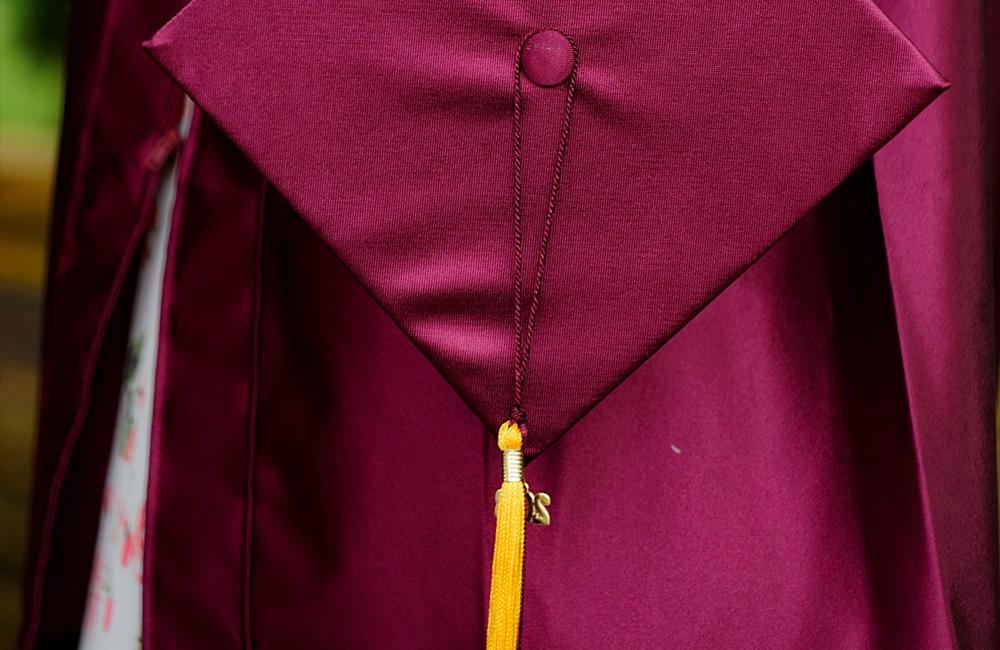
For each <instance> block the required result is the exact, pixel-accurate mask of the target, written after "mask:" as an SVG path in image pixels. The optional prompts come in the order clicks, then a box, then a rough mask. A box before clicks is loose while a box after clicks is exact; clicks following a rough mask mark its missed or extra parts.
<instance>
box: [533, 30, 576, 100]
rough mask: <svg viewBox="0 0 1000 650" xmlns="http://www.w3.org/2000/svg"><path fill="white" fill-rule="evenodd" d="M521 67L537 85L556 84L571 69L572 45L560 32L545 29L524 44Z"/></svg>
mask: <svg viewBox="0 0 1000 650" xmlns="http://www.w3.org/2000/svg"><path fill="white" fill-rule="evenodd" d="M521 67H522V68H523V69H524V75H525V76H526V77H528V79H530V80H531V82H532V83H534V84H535V85H537V86H558V85H559V84H561V83H562V82H564V81H566V77H568V76H569V73H570V72H571V71H572V70H573V45H572V43H570V42H569V39H568V38H566V37H565V36H563V35H562V33H560V32H558V31H556V30H554V29H545V30H542V31H540V32H538V33H537V34H535V35H534V36H532V37H531V38H529V39H528V42H527V43H525V44H524V52H523V53H522V59H521Z"/></svg>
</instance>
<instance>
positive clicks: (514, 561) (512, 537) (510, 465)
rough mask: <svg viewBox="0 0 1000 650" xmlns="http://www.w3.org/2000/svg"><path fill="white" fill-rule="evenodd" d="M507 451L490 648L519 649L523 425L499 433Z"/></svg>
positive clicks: (488, 627) (499, 507)
mask: <svg viewBox="0 0 1000 650" xmlns="http://www.w3.org/2000/svg"><path fill="white" fill-rule="evenodd" d="M497 443H498V444H499V446H500V451H502V452H503V485H502V486H501V487H500V490H499V491H497V497H496V499H497V535H496V541H495V543H494V545H493V575H492V577H491V579H490V611H489V618H488V619H487V624H486V649H487V650H516V649H517V644H518V638H519V636H520V631H521V590H522V581H523V577H524V523H525V494H526V492H527V487H526V486H525V484H524V481H523V477H522V472H521V470H522V467H523V464H524V456H523V454H522V453H521V428H520V427H519V426H518V425H517V423H516V422H505V423H504V424H503V426H501V427H500V433H499V435H498V436H497Z"/></svg>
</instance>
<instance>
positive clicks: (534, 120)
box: [24, 0, 997, 648]
mask: <svg viewBox="0 0 1000 650" xmlns="http://www.w3.org/2000/svg"><path fill="white" fill-rule="evenodd" d="M182 4H183V3H181V2H176V1H170V0H158V1H157V2H144V3H139V2H133V1H132V0H104V1H103V2H99V3H97V5H95V6H90V5H88V7H87V8H86V9H85V10H83V9H78V10H77V11H76V12H75V15H74V18H73V21H74V22H73V28H72V30H71V31H72V36H71V39H72V40H71V43H70V59H69V61H70V76H69V86H68V91H67V100H66V101H67V104H66V123H65V127H64V138H63V147H62V152H61V158H60V170H59V174H60V181H59V186H58V188H57V196H56V202H55V206H56V207H55V215H54V221H53V236H52V256H51V267H50V283H49V295H48V302H47V312H46V332H45V336H44V341H45V349H44V367H43V386H42V399H41V423H40V434H39V451H38V456H37V468H36V490H35V502H34V516H33V521H32V544H31V551H32V557H31V559H30V567H29V572H28V575H27V589H26V618H25V628H24V643H25V645H26V646H27V647H75V643H76V638H77V635H78V631H79V626H80V618H81V614H82V609H83V601H84V594H85V591H86V584H87V578H88V573H89V568H90V557H91V549H92V548H93V539H94V535H95V531H96V525H97V524H96V522H97V516H96V513H97V512H98V510H99V508H100V499H101V488H102V486H103V478H104V470H105V467H106V464H107V457H108V449H109V446H110V444H111V442H110V433H111V430H112V428H113V421H114V414H115V409H116V399H117V394H118V391H117V384H118V382H119V381H120V378H121V376H122V364H123V357H124V354H125V350H124V347H125V345H124V341H125V334H126V332H127V326H128V314H129V306H130V301H131V296H132V293H133V290H134V284H135V278H134V275H135V268H136V251H137V249H138V248H139V243H140V242H141V240H142V237H143V235H144V233H145V232H146V230H147V229H148V228H149V225H150V221H151V219H152V212H153V196H154V194H155V187H156V183H157V180H158V178H159V173H160V170H161V169H162V167H163V165H164V163H165V162H166V161H167V160H168V159H171V158H173V159H175V160H176V161H177V168H178V179H179V180H178V194H177V200H176V205H175V208H174V213H173V218H172V227H171V235H170V242H169V245H168V249H167V260H166V271H165V275H164V289H163V304H162V314H163V315H162V319H161V325H160V340H159V346H158V361H157V371H156V373H157V376H156V382H157V386H156V403H155V404H154V406H153V423H152V442H151V450H150V480H149V493H148V497H147V503H146V521H145V553H144V558H143V604H142V605H143V607H142V610H143V644H144V646H145V647H151V648H202V647H204V648H238V647H259V648H313V647H334V648H341V647H343V648H354V647H371V648H388V647H413V648H424V647H426V648H450V647H455V648H466V647H477V646H481V645H482V643H483V638H484V629H485V624H486V612H487V606H488V596H489V582H490V555H491V549H492V545H493V528H494V525H495V524H494V513H493V493H494V491H495V489H496V488H497V487H498V486H499V484H500V481H501V477H500V461H499V452H498V451H497V449H496V444H497V443H496V440H495V437H494V436H495V434H496V430H497V428H498V427H499V425H500V424H501V423H502V422H503V421H504V420H506V419H507V418H508V417H509V408H510V405H511V376H512V372H513V368H514V366H515V348H514V347H513V345H512V336H513V334H512V332H513V322H514V321H513V318H514V315H513V311H512V300H511V296H512V295H513V293H514V291H515V286H514V282H513V276H512V272H511V269H512V264H513V262H512V259H513V258H512V235H511V218H512V205H513V203H512V194H511V183H512V179H511V177H512V140H513V137H512V124H513V122H512V117H513V116H512V112H513V96H514V87H515V86H514V79H515V66H516V64H517V58H516V53H517V49H518V45H519V43H520V42H521V41H522V39H523V38H524V37H525V35H527V34H530V33H531V32H533V30H536V29H539V28H552V29H555V30H558V31H559V32H561V33H564V34H565V35H566V36H568V37H570V38H571V39H572V42H573V43H574V44H575V46H576V48H578V53H579V64H578V72H577V74H578V76H577V86H576V96H575V103H574V107H573V112H572V127H571V130H570V133H569V138H568V148H567V150H566V154H565V160H564V165H563V170H562V171H563V174H562V185H561V190H560V194H559V201H558V216H557V217H556V220H555V224H554V228H553V233H552V239H551V246H550V248H549V256H548V262H547V267H546V280H545V290H544V293H543V296H542V299H541V302H540V309H539V315H538V321H537V330H536V334H535V338H534V344H533V345H534V347H533V351H532V356H531V365H530V367H529V369H528V379H527V383H526V388H525V390H526V392H525V396H524V408H525V411H526V413H527V414H528V416H527V417H528V426H527V428H526V432H527V434H526V438H525V455H526V459H527V460H528V461H529V462H528V466H527V468H526V469H525V473H526V475H527V480H528V481H529V482H530V483H531V484H532V485H533V486H535V487H537V488H540V489H544V490H545V491H546V492H548V493H550V494H551V495H552V499H553V504H552V506H551V511H552V524H551V526H549V527H544V528H543V527H529V528H528V530H527V533H526V554H525V568H524V592H523V607H524V612H523V622H522V626H521V631H520V637H521V644H522V646H523V647H525V648H591V647H601V648H606V647H657V648H659V647H676V648H704V647H732V648H757V647H773V648H918V647H919V648H992V647H995V644H996V638H997V637H996V634H997V629H996V606H997V600H996V594H997V561H996V560H997V554H996V551H997V549H996V541H997V534H996V533H997V530H996V529H997V526H996V524H997V517H996V481H995V455H994V447H993V444H994V443H993V437H992V408H993V398H994V396H995V378H996V356H995V348H994V334H995V322H996V319H995V308H994V301H993V287H994V278H993V276H992V273H993V271H992V259H993V250H994V247H993V240H992V237H993V234H992V232H993V231H992V217H993V215H992V213H991V212H990V211H991V210H992V207H991V206H992V204H991V201H992V199H993V197H994V195H995V187H996V184H995V182H994V181H995V180H996V172H995V167H993V166H992V163H991V162H990V161H989V158H988V156H987V153H986V152H987V151H988V146H987V145H988V144H989V143H990V142H992V141H993V140H991V139H993V138H995V137H996V130H995V120H994V119H992V118H993V117H995V115H991V114H990V113H989V111H990V110H994V109H993V108H990V106H991V105H990V104H989V102H988V101H987V100H988V99H990V97H989V93H994V94H995V92H996V90H995V88H996V84H995V83H994V84H991V83H990V82H989V79H988V77H987V75H988V74H994V75H995V71H991V70H990V69H989V68H988V67H987V66H986V61H987V60H988V59H987V57H988V54H989V53H988V52H986V51H985V50H984V49H983V48H981V47H971V46H968V40H967V38H971V35H972V34H979V33H980V31H981V30H982V25H983V24H984V19H985V18H986V15H985V12H986V9H985V8H984V7H982V6H981V5H979V4H978V3H975V2H967V1H965V0H962V1H960V2H955V3H951V4H949V6H948V8H947V9H939V10H938V11H936V12H928V11H925V10H924V9H920V10H919V11H918V10H917V9H916V8H913V7H910V6H909V5H907V4H906V3H902V2H899V3H896V2H891V1H888V0H887V1H886V2H884V3H880V6H876V5H875V4H873V3H872V2H869V1H868V0H846V1H844V2H838V3H826V2H810V3H807V4H806V5H803V4H802V3H792V2H786V1H784V0H780V1H778V2H771V3H767V4H759V3H749V4H748V3H735V2H709V3H703V4H701V5H697V6H694V5H690V4H689V3H673V2H668V3H662V2H648V3H642V2H630V3H627V4H625V5H624V6H616V7H614V8H610V7H608V6H606V5H604V4H603V3H579V2H569V1H566V2H563V1H560V2H547V3H535V2H507V1H500V0H490V1H488V2H459V3H455V2H444V1H440V2H438V1H434V2H426V3H422V4H421V5H420V6H419V7H418V6H416V5H413V4H412V3H402V2H399V3H396V2H389V3H386V2H370V1H368V0H353V1H351V2H344V3H328V2H319V1H315V0H307V1H299V2H291V1H288V0H262V1H260V2H254V3H237V2H232V1H230V0H194V1H193V2H191V3H190V4H189V5H187V6H186V7H183V8H182ZM897 24H898V25H901V26H904V27H905V28H907V31H906V34H905V35H904V33H903V32H902V31H900V28H899V27H897ZM557 33H558V32H557ZM147 39H148V40H147ZM911 39H913V40H911ZM144 42H145V44H144V45H143V43H144ZM549 45H551V47H550V46H548V45H546V46H545V47H539V48H537V49H536V50H534V51H533V52H532V53H531V57H533V59H532V62H531V66H533V67H531V68H529V63H528V61H527V59H526V61H525V64H524V67H525V70H524V72H525V76H526V78H525V79H524V80H523V82H522V83H523V93H524V109H525V110H524V115H523V161H522V162H523V175H524V177H523V181H524V194H523V204H524V219H525V237H524V250H525V251H526V259H527V260H528V262H527V272H526V273H525V277H526V278H528V279H527V280H525V286H526V290H530V286H528V284H529V282H530V278H532V277H533V274H534V270H535V267H534V266H533V261H534V259H535V257H534V256H535V251H536V250H537V249H538V246H539V244H540V240H541V232H542V223H543V220H544V217H545V205H546V199H547V195H548V191H549V183H550V180H551V176H552V164H553V154H554V152H555V149H556V143H557V139H558V136H559V123H560V119H561V117H562V115H563V112H564V110H565V97H566V84H565V82H564V81H563V77H564V76H565V72H566V71H567V70H568V68H567V58H566V57H567V56H570V57H571V56H572V54H571V53H568V51H567V50H566V49H565V48H564V47H562V46H561V45H560V44H559V41H558V39H556V40H555V41H551V42H550V43H549ZM919 48H924V49H923V50H921V49H919ZM144 49H145V51H143V50H144ZM526 57H527V55H526ZM949 81H950V82H951V84H952V87H951V88H950V89H948V86H949ZM994 81H995V80H994ZM549 82H551V83H549ZM946 89H948V90H947V92H944V94H943V95H942V96H941V97H940V98H939V95H941V94H942V92H943V91H945V90H946ZM185 94H187V95H189V96H190V97H191V98H192V99H193V100H194V102H195V103H196V104H197V105H198V107H199V108H198V110H197V111H196V113H195V115H194V118H193V122H192V125H191V130H190V133H189V134H188V137H187V140H186V141H185V142H184V144H183V145H182V146H177V144H178V138H177V136H176V133H175V130H174V129H175V125H176V121H177V116H178V112H179V110H180V106H181V102H182V98H183V96H184V95H185ZM928 107H929V108H928ZM873 157H874V162H872V159H873Z"/></svg>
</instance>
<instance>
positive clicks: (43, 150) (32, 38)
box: [0, 0, 68, 648]
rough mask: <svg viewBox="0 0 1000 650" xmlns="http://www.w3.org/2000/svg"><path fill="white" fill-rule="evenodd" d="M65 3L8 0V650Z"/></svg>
mask: <svg viewBox="0 0 1000 650" xmlns="http://www.w3.org/2000/svg"><path fill="white" fill-rule="evenodd" d="M67 6H68V2H67V0H0V648H13V647H14V644H15V640H16V635H17V627H18V623H19V620H20V608H21V607H20V606H21V603H20V587H21V571H22V567H23V560H24V551H25V544H26V538H25V536H26V518H27V506H28V495H29V489H28V488H29V479H30V475H31V454H32V449H33V434H34V429H35V416H36V414H35V400H36V391H37V385H38V370H37V365H38V341H39V332H40V325H41V305H42V287H43V285H44V276H45V240H46V231H47V222H48V216H49V205H50V202H51V195H52V180H53V174H54V171H55V160H56V150H57V141H58V134H59V118H60V112H61V108H62V91H63V41H64V36H65V30H66V17H67Z"/></svg>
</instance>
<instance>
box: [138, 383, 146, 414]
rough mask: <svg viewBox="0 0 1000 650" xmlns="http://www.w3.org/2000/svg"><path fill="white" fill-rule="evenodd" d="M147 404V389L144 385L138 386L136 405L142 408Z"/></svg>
mask: <svg viewBox="0 0 1000 650" xmlns="http://www.w3.org/2000/svg"><path fill="white" fill-rule="evenodd" d="M145 405H146V389H145V388H143V387H142V386H137V387H136V389H135V407H136V408H140V409H141V408H142V407H143V406H145Z"/></svg>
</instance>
